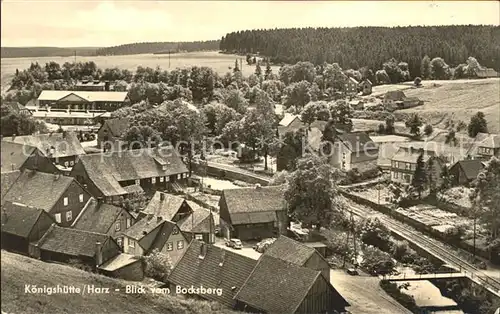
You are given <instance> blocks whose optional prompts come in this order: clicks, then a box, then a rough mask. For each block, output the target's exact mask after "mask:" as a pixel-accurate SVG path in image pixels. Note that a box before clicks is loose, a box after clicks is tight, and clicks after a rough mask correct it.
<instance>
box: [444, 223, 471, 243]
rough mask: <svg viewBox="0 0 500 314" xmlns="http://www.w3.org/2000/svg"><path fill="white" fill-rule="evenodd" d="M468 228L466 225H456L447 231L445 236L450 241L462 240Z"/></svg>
mask: <svg viewBox="0 0 500 314" xmlns="http://www.w3.org/2000/svg"><path fill="white" fill-rule="evenodd" d="M465 231H466V228H465V226H462V225H460V226H454V227H452V228H449V229H447V230H446V231H445V233H444V236H445V237H446V239H448V241H451V242H457V241H460V240H462V237H463V236H464V235H465Z"/></svg>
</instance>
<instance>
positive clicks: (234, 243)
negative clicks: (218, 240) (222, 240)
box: [226, 239, 243, 250]
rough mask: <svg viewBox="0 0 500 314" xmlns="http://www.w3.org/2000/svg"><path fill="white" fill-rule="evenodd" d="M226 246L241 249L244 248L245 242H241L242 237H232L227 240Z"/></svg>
mask: <svg viewBox="0 0 500 314" xmlns="http://www.w3.org/2000/svg"><path fill="white" fill-rule="evenodd" d="M226 246H227V247H230V248H233V249H237V250H240V249H242V248H243V244H242V243H241V241H240V239H230V240H227V241H226Z"/></svg>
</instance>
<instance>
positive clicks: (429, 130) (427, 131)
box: [424, 124, 434, 136]
mask: <svg viewBox="0 0 500 314" xmlns="http://www.w3.org/2000/svg"><path fill="white" fill-rule="evenodd" d="M433 131H434V129H433V128H432V125H430V124H427V125H426V126H425V128H424V134H425V135H427V136H429V135H431V134H432V132H433Z"/></svg>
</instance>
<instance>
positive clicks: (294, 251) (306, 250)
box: [264, 235, 316, 266]
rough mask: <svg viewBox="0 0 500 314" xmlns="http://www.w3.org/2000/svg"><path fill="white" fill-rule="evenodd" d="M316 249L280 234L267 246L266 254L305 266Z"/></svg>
mask: <svg viewBox="0 0 500 314" xmlns="http://www.w3.org/2000/svg"><path fill="white" fill-rule="evenodd" d="M315 253H316V250H315V249H314V248H312V247H309V246H307V245H305V244H303V243H300V242H297V241H295V240H292V239H290V238H287V237H285V236H283V235H282V236H280V237H278V239H276V241H274V242H273V244H271V245H270V246H269V248H267V250H266V251H265V253H264V255H267V256H271V257H274V258H278V259H281V260H283V261H286V262H289V263H292V264H296V265H299V266H303V265H304V264H305V263H306V262H307V260H308V259H310V258H311V256H313V255H314V254H315Z"/></svg>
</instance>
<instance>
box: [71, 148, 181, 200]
mask: <svg viewBox="0 0 500 314" xmlns="http://www.w3.org/2000/svg"><path fill="white" fill-rule="evenodd" d="M70 176H72V177H74V178H76V180H77V181H78V182H80V183H81V184H82V185H87V187H88V190H89V191H90V193H92V195H93V196H95V197H97V198H99V197H102V198H103V199H104V200H105V202H106V203H110V204H119V203H120V201H121V199H122V198H126V197H130V196H133V195H135V194H137V193H144V192H146V193H149V192H154V191H165V190H173V189H175V188H176V186H179V185H183V184H185V183H186V182H187V179H188V177H189V171H188V169H187V167H186V165H185V164H184V162H183V161H182V159H181V158H180V155H179V154H178V153H177V152H176V151H175V149H173V148H170V147H168V148H166V147H163V148H150V149H137V150H127V151H117V152H108V153H98V154H87V155H84V156H80V158H79V160H78V162H77V164H76V165H75V166H74V167H73V169H72V171H71V173H70Z"/></svg>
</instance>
